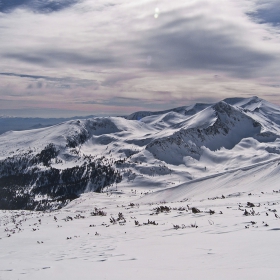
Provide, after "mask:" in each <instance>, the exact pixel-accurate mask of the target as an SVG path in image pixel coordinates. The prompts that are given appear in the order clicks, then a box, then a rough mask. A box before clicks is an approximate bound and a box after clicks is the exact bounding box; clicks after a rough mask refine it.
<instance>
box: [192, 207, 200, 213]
mask: <svg viewBox="0 0 280 280" xmlns="http://www.w3.org/2000/svg"><path fill="white" fill-rule="evenodd" d="M192 212H193V213H194V214H197V213H200V212H201V211H200V210H199V209H198V208H196V207H192Z"/></svg>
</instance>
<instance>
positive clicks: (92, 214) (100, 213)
mask: <svg viewBox="0 0 280 280" xmlns="http://www.w3.org/2000/svg"><path fill="white" fill-rule="evenodd" d="M90 214H91V216H106V215H107V213H106V212H104V211H103V210H101V209H97V208H94V211H93V212H91V213H90Z"/></svg>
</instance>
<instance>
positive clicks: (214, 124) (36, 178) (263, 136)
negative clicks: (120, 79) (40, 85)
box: [0, 97, 280, 210]
mask: <svg viewBox="0 0 280 280" xmlns="http://www.w3.org/2000/svg"><path fill="white" fill-rule="evenodd" d="M226 101H228V102H226ZM257 108H258V109H257ZM130 116H134V117H135V116H137V112H136V113H135V115H133V114H132V115H130ZM138 116H139V115H138ZM134 117H133V118H134ZM130 118H132V117H129V118H124V117H94V118H89V119H75V120H69V121H66V122H63V123H60V124H55V125H54V126H50V127H47V128H39V129H35V130H29V131H17V132H12V131H11V132H6V133H4V134H2V135H0V192H1V197H2V198H1V199H2V200H1V199H0V208H1V207H3V205H4V204H5V203H6V202H5V201H6V199H7V197H10V198H12V199H10V200H9V201H10V204H7V203H6V204H5V205H6V206H5V207H6V208H9V207H11V208H17V207H19V208H24V209H35V208H36V209H37V210H39V209H48V208H51V209H56V208H57V207H62V206H64V205H66V204H67V203H68V202H69V201H70V200H72V199H73V198H76V197H78V196H79V195H80V194H82V193H84V192H89V191H97V192H103V191H105V190H108V191H116V190H117V189H119V188H124V189H127V188H131V187H138V188H139V189H141V188H142V189H143V188H144V189H145V188H146V187H145V186H151V187H152V189H154V190H160V189H164V188H166V186H170V185H173V184H174V182H181V181H183V182H188V181H191V180H194V179H198V178H201V177H205V176H206V175H207V176H211V174H216V173H217V172H218V173H220V172H222V171H223V170H231V169H234V168H236V166H239V167H240V166H241V167H242V166H244V167H246V166H249V165H252V164H254V163H258V162H262V161H266V160H273V159H275V158H277V157H278V156H279V154H280V125H279V124H280V107H278V106H276V105H274V104H271V103H269V102H267V101H265V100H262V99H259V98H257V97H252V98H247V99H241V98H231V99H228V100H227V99H226V100H222V101H219V102H217V103H214V104H211V105H208V104H202V105H201V104H198V105H197V104H196V105H191V106H182V107H179V108H175V109H170V110H166V111H161V112H155V113H154V115H152V114H150V115H147V116H143V118H141V119H140V120H134V119H130ZM273 120H274V121H273ZM278 123H279V124H278ZM68 177H69V178H68ZM17 180H19V182H21V183H18V181H17ZM175 184H177V183H175ZM20 197H21V198H24V199H21V202H20V203H19V202H13V201H19V200H20V199H19V198H20ZM42 198H43V199H42ZM1 205H2V206H1ZM19 205H20V206H19Z"/></svg>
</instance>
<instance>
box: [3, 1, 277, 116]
mask: <svg viewBox="0 0 280 280" xmlns="http://www.w3.org/2000/svg"><path fill="white" fill-rule="evenodd" d="M26 2H28V5H27V6H21V5H18V6H16V7H15V8H14V9H12V10H9V12H4V13H1V17H0V40H1V44H0V58H1V72H2V74H0V98H1V99H3V100H6V101H7V102H3V103H2V104H3V105H0V114H1V109H2V110H6V111H7V110H9V109H11V110H13V112H15V111H14V110H17V109H18V110H19V109H21V112H22V108H21V106H22V104H25V106H27V107H28V106H29V107H28V108H39V107H40V108H43V110H45V112H44V114H47V111H48V110H50V109H52V108H54V107H55V108H61V109H63V110H67V112H71V110H72V111H73V112H78V113H80V114H83V113H84V114H85V115H86V114H89V113H93V114H98V113H100V114H106V113H107V114H119V113H123V112H127V113H129V112H131V111H132V110H134V109H141V110H143V109H145V107H149V108H151V107H153V106H154V109H155V110H156V109H158V108H160V109H162V108H163V107H164V106H166V108H168V107H169V106H170V104H172V105H174V106H180V105H184V104H186V103H191V102H195V101H201V100H205V101H207V100H209V99H211V100H218V99H220V98H226V97H230V96H233V95H234V96H242V95H246V96H248V95H259V96H260V97H264V98H267V99H268V100H270V99H271V100H272V98H271V97H269V96H273V101H274V102H275V101H276V102H278V103H279V104H280V98H279V100H278V99H277V98H275V95H277V93H279V88H277V87H275V86H272V85H277V84H278V81H279V78H280V77H279V73H280V69H279V68H280V66H279V65H280V63H279V62H280V61H279V60H280V48H279V43H280V38H279V31H280V27H279V25H278V24H277V19H275V15H274V14H273V13H269V12H267V11H269V9H271V8H275V9H277V7H278V5H276V4H277V3H276V2H277V1H273V0H272V1H265V0H235V1H234V0H221V1H213V0H190V1H181V0H176V1H172V2H170V1H167V0H163V1H160V2H159V1H136V2H131V1H128V0H115V1H112V2H106V1H91V0H85V1H82V0H81V1H68V2H67V1H64V4H65V6H63V8H61V9H53V10H51V9H49V10H47V11H46V10H44V9H39V8H38V2H36V1H26ZM47 2H48V1H47V0H46V1H45V2H44V3H45V5H47V4H48V3H47ZM66 2H67V3H68V4H69V5H68V4H67V3H66ZM70 2H71V3H70ZM32 3H33V4H32ZM34 3H35V4H36V5H37V6H36V5H35V4H34ZM62 4H63V1H62ZM66 4H67V5H66ZM0 5H1V4H0ZM32 5H33V6H32ZM61 7H62V6H61ZM0 10H1V6H0ZM155 11H157V13H158V17H156V18H155V17H154V14H155ZM7 73H9V75H7ZM36 77H40V78H36ZM217 77H219V78H217ZM164 92H168V95H166V94H165V95H164V94H163V93H164ZM267 94H269V95H267ZM125 98H134V99H136V100H137V102H134V103H135V104H134V103H133V104H134V105H133V108H129V102H123V100H128V99H125ZM52 100H53V103H52ZM120 100H121V101H122V102H120ZM141 100H143V102H142V104H143V105H141ZM147 100H148V103H149V105H147V104H148V103H147ZM8 101H9V102H8ZM97 101H98V102H97ZM28 104H29V105H28ZM42 104H47V105H42ZM122 104H123V107H122ZM152 104H153V105H152ZM36 112H37V111H36ZM52 114H53V111H52Z"/></svg>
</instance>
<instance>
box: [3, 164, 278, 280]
mask: <svg viewBox="0 0 280 280" xmlns="http://www.w3.org/2000/svg"><path fill="white" fill-rule="evenodd" d="M278 169H279V166H278V161H274V162H269V163H267V164H264V165H260V166H255V167H250V168H249V169H248V170H245V171H244V170H243V171H242V170H236V171H235V172H229V173H227V174H220V175H217V176H215V177H212V178H209V179H205V180H204V182H203V183H202V181H203V180H202V181H200V183H199V182H197V183H195V182H194V183H193V184H197V185H196V186H195V189H196V191H195V192H194V191H193V189H194V188H193V187H192V186H188V183H187V184H182V185H180V186H176V187H173V188H172V189H169V193H170V194H171V193H172V194H173V196H172V195H170V196H168V195H167V193H166V192H167V190H162V191H159V192H155V193H153V192H152V191H148V190H147V189H145V188H144V186H143V187H142V188H141V186H140V187H139V188H137V189H130V190H128V188H123V190H119V191H118V192H116V191H111V192H109V193H102V194H96V193H87V194H84V195H82V196H81V197H80V198H78V199H76V200H74V201H72V202H71V203H70V204H69V205H68V206H66V207H65V208H63V209H61V210H59V211H55V212H29V211H0V238H1V239H0V244H1V253H0V271H1V272H0V275H1V277H2V278H1V279H51V278H52V279H78V278H79V279H93V278H94V279H128V278H131V279H143V278H145V279H171V278H174V277H175V278H179V277H180V278H181V279H190V277H191V279H236V278H237V277H239V279H264V278H267V277H268V278H269V279H279V272H280V268H279V252H278V243H279V242H278V239H279V238H278V237H279V230H280V218H279V217H278V214H279V215H280V213H279V212H280V207H279V205H280V204H279V203H280V190H279V186H278V183H277V177H276V175H275V176H274V177H273V174H277V172H278ZM258 174H259V175H258ZM254 176H255V177H256V176H258V177H257V178H256V179H255V180H254ZM268 176H269V177H270V178H271V179H270V181H268V183H267V184H265V181H264V179H265V178H266V177H268ZM250 178H251V179H252V180H251V182H253V183H251V184H249V181H250ZM226 181H228V182H229V181H231V182H232V185H231V186H230V187H229V188H228V189H227V188H226V187H222V186H221V185H222V184H223V183H225V182H226ZM252 184H254V185H255V190H253V187H252ZM277 187H278V189H277ZM145 190H147V191H146V193H147V194H144V192H145ZM183 190H184V191H183ZM240 190H242V191H240ZM233 191H235V192H233ZM141 193H142V194H141ZM180 198H181V200H179V199H180ZM160 199H165V201H168V199H169V202H164V201H161V202H160V201H158V202H157V203H155V201H157V200H160ZM248 202H249V203H248ZM160 206H162V207H161V208H159V207H160ZM193 207H195V208H197V209H198V210H200V213H193V211H192V208H193ZM95 208H97V210H96V209H95ZM157 208H158V210H157ZM166 210H167V211H166ZM210 210H211V213H212V214H210ZM245 210H246V211H245ZM98 211H103V212H106V216H100V215H97V216H93V215H92V214H91V213H92V212H94V213H99V214H102V212H98ZM119 213H122V215H119ZM245 213H248V215H244V214H245ZM112 218H113V219H112ZM118 218H119V220H118ZM110 220H111V221H110Z"/></svg>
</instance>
